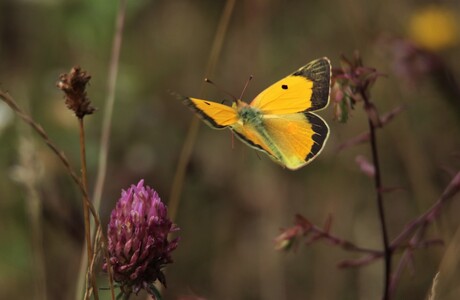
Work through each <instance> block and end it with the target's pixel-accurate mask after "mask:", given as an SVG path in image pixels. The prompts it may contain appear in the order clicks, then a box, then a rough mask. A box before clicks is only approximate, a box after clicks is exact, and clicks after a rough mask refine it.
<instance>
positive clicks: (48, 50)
mask: <svg viewBox="0 0 460 300" xmlns="http://www.w3.org/2000/svg"><path fill="white" fill-rule="evenodd" d="M435 2H436V3H437V4H438V6H432V3H431V2H430V1H396V0H389V1H366V0H341V1H279V0H270V1H236V4H235V7H234V10H233V14H232V17H231V20H230V23H229V27H228V32H227V34H226V36H225V40H224V44H223V48H222V52H221V54H220V57H219V59H218V61H217V64H216V68H215V72H214V73H213V74H210V76H211V78H212V79H213V80H214V81H215V82H217V83H218V84H219V85H220V86H222V87H223V88H224V89H226V90H228V91H230V92H231V93H233V94H235V95H239V94H240V92H241V89H242V88H243V85H244V83H245V82H246V80H247V78H248V76H249V75H251V74H253V75H254V79H253V80H252V81H251V84H250V86H249V88H248V90H247V91H246V94H245V97H244V98H245V100H246V101H250V99H252V98H253V97H254V96H255V95H257V94H258V92H260V91H261V90H263V89H264V88H265V87H267V86H268V85H269V84H271V83H273V82H274V81H276V80H278V79H280V78H281V77H283V76H285V75H287V74H289V73H290V72H292V71H294V70H296V69H297V68H299V67H300V66H302V65H304V64H305V63H307V62H309V61H311V60H313V59H315V58H318V57H322V56H328V57H329V58H330V59H331V61H332V64H333V66H334V67H339V57H340V55H341V54H342V53H343V54H346V55H348V56H352V53H353V51H354V50H355V49H357V50H359V51H360V52H361V54H362V57H363V59H364V63H365V64H366V65H368V66H372V67H375V68H377V69H378V70H379V71H380V72H382V73H385V74H386V75H387V76H386V77H384V78H381V79H379V80H378V82H377V84H376V85H375V86H374V87H373V89H372V100H373V101H374V102H375V103H376V106H377V108H378V110H379V112H380V113H384V112H387V111H389V110H391V109H393V108H394V107H396V106H399V105H401V104H404V105H406V108H407V109H406V110H405V111H404V112H403V113H401V114H400V115H399V116H397V117H396V118H395V120H394V121H392V122H391V123H389V124H388V125H387V126H386V127H385V128H384V129H383V130H380V131H379V132H378V147H379V151H380V160H381V166H382V177H383V183H384V185H385V186H388V187H395V186H397V187H403V189H402V190H399V191H397V192H393V193H391V194H386V195H385V206H386V212H387V222H388V227H389V234H390V238H393V237H395V236H396V235H397V234H398V233H399V232H400V231H401V230H402V228H403V226H404V224H406V223H407V222H408V221H409V220H411V219H412V218H414V217H416V216H417V215H419V214H421V213H422V212H423V211H425V210H426V209H427V208H428V207H429V206H430V205H431V204H432V203H434V202H435V201H436V199H437V198H438V197H439V195H440V194H441V193H442V191H443V190H444V188H445V187H446V185H447V184H448V182H449V181H450V179H451V177H452V175H453V174H454V173H455V172H456V171H457V170H458V169H459V166H460V151H459V150H460V98H459V97H458V96H459V92H458V86H456V84H455V78H457V77H458V75H459V73H460V60H459V59H458V57H459V56H458V55H459V53H460V52H459V50H460V48H459V40H460V36H459V35H460V30H459V22H458V21H457V20H458V17H459V11H460V9H459V8H460V4H459V2H458V1H435ZM224 5H225V1H181V0H179V1H147V0H143V1H128V7H127V11H126V14H127V16H126V23H125V31H124V35H123V44H122V49H121V57H120V67H119V77H118V81H117V87H116V103H115V107H114V114H113V127H112V135H111V145H110V152H109V161H108V172H107V182H106V185H105V189H104V193H103V203H102V207H101V210H100V214H101V218H102V220H103V222H104V224H106V223H107V221H108V217H109V214H110V211H111V209H112V208H113V206H114V204H115V202H116V201H117V199H118V197H119V195H120V192H121V189H122V188H123V189H126V188H128V187H129V186H130V185H131V184H135V183H137V182H138V180H139V179H141V178H144V179H145V182H146V184H148V185H150V186H152V187H153V188H154V189H156V190H157V191H158V193H159V194H160V196H161V197H162V199H163V200H164V201H165V202H166V203H167V202H168V200H169V196H170V190H171V184H172V181H173V177H174V173H175V170H176V167H177V162H178V158H179V155H180V151H181V148H182V146H183V143H184V140H185V138H186V134H187V131H188V128H189V125H190V122H191V120H192V118H194V116H193V114H192V113H191V112H190V111H189V110H188V108H186V107H184V106H183V105H182V104H181V103H180V102H179V101H177V100H176V99H175V97H172V96H171V95H170V94H169V92H168V90H173V91H176V92H178V93H181V94H184V95H190V96H195V97H198V96H200V90H201V86H202V84H203V83H202V82H203V77H204V76H205V69H206V65H207V62H208V60H209V56H210V51H211V46H212V43H213V38H214V35H215V33H216V29H217V26H218V23H219V20H220V18H221V14H222V11H223V8H224ZM117 8H118V3H117V1H90V0H84V1H59V0H42V1H38V0H35V1H33V0H22V1H19V0H16V1H13V0H10V1H8V0H2V1H1V2H0V84H1V88H2V89H4V90H8V91H9V92H10V94H11V95H12V96H13V97H14V98H15V99H16V100H17V101H18V102H19V103H20V105H21V106H22V107H24V108H25V109H26V110H27V111H29V112H30V113H31V114H32V115H33V117H34V118H35V119H36V120H37V121H38V122H39V123H40V124H41V125H42V126H43V127H44V128H45V130H46V131H47V132H48V133H49V135H50V137H51V138H52V139H53V140H54V141H56V143H57V144H58V145H59V146H60V147H61V149H62V150H63V151H64V152H65V153H66V154H67V156H68V157H69V159H70V160H71V162H72V164H73V166H74V167H75V169H76V170H78V168H79V167H78V165H79V146H78V128H77V121H76V118H75V117H74V116H73V115H72V113H71V112H70V111H68V110H67V109H66V108H65V105H64V102H63V98H62V93H61V92H60V91H59V90H58V89H57V88H56V87H55V84H56V82H57V80H58V76H59V74H61V73H63V72H68V71H69V69H70V68H71V67H72V66H74V65H80V66H81V67H82V68H83V69H84V70H87V71H88V72H89V73H90V74H91V76H92V80H91V84H90V86H89V88H88V96H89V97H90V99H91V100H92V102H93V104H94V106H96V107H98V108H99V110H98V111H97V112H96V113H95V114H94V115H93V116H89V117H87V118H85V120H86V128H87V147H88V149H87V155H88V157H87V160H88V168H89V181H90V191H92V189H93V187H94V181H95V177H96V172H97V162H98V151H99V138H100V134H101V124H102V115H103V111H102V109H103V107H104V100H105V98H106V95H107V87H106V86H107V83H106V82H107V76H108V74H107V72H108V66H109V59H110V53H111V47H112V39H113V33H114V24H115V16H116V12H117ZM411 43H415V44H417V45H420V46H422V47H424V48H427V49H428V50H429V53H431V54H433V55H435V57H436V59H439V61H440V62H441V64H442V66H443V68H442V71H439V69H436V68H433V67H432V66H431V65H430V62H431V60H430V59H432V58H430V59H428V60H427V59H426V58H425V60H424V59H419V58H418V57H417V56H415V59H412V57H411V56H410V55H413V53H412V52H410V51H409V50H408V49H409V48H410V47H409V48H408V47H407V45H411ZM408 56H409V57H410V59H407V57H408ZM427 61H428V62H427ZM433 69H434V71H433ZM447 72H449V73H447ZM205 95H206V97H208V98H209V99H213V100H216V101H221V100H222V99H223V98H228V97H227V96H226V95H223V94H222V93H220V92H219V91H218V90H217V89H215V88H214V87H212V86H206V93H205ZM202 96H204V95H202ZM321 115H322V116H323V118H324V119H325V120H326V121H327V122H328V123H329V125H330V127H331V136H330V139H329V142H328V144H327V145H326V148H325V149H324V151H323V153H322V154H321V155H320V156H319V157H318V158H317V159H316V160H315V161H314V162H313V163H312V164H310V165H308V166H307V167H305V168H303V169H301V170H298V171H295V172H292V171H289V170H284V169H282V168H281V167H279V166H278V165H276V164H274V163H273V162H272V161H270V159H268V158H267V157H266V156H265V155H263V154H260V155H256V154H255V153H254V151H253V150H251V149H250V148H248V147H246V146H245V145H243V144H242V143H240V142H239V141H236V142H235V143H234V147H232V137H231V134H230V132H229V131H220V132H219V131H214V130H211V129H209V128H207V127H206V126H203V125H201V128H200V131H199V134H198V137H197V140H196V144H195V146H194V150H193V154H192V156H191V160H190V163H189V165H188V167H187V172H186V177H185V182H184V189H183V193H182V195H181V202H180V204H179V210H178V215H177V218H176V220H175V221H176V223H177V224H178V225H179V227H180V228H181V231H180V236H181V242H180V245H179V247H178V249H177V250H176V251H175V252H174V253H173V257H174V260H175V262H174V264H172V265H170V266H169V267H168V269H167V275H166V276H167V281H168V289H167V290H166V294H165V299H178V298H179V297H182V296H191V295H192V296H193V295H195V296H201V297H204V298H206V299H223V300H224V299H267V300H270V299H277V300H280V299H379V298H380V296H381V292H382V283H383V279H382V275H383V271H382V268H383V264H382V262H381V261H378V262H376V263H373V264H371V265H368V266H364V267H361V268H356V269H345V270H340V269H338V268H337V267H336V266H337V263H338V262H340V261H341V260H343V259H350V258H358V257H359V256H358V255H357V254H355V253H350V252H345V251H343V250H342V249H339V248H338V247H334V246H331V245H327V244H324V243H321V242H319V243H315V244H313V245H311V246H308V247H305V246H304V245H301V246H300V247H299V248H298V250H297V251H295V252H290V253H283V252H277V251H275V250H274V242H273V240H274V238H275V237H276V236H277V235H278V234H279V233H280V228H286V227H289V226H291V225H292V222H293V219H294V215H295V214H296V213H300V214H302V215H304V216H305V217H306V218H307V219H309V220H311V221H312V222H314V223H316V224H319V225H321V224H323V223H324V221H325V220H326V218H327V217H328V216H332V220H333V224H332V233H333V234H335V235H337V236H340V237H343V238H344V239H347V240H350V241H353V242H355V243H356V244H358V245H361V246H363V247H371V248H380V247H381V236H380V229H379V222H378V219H377V208H376V203H375V192H374V189H373V180H372V179H371V178H368V177H366V176H365V175H364V174H363V173H362V172H361V171H360V169H359V167H358V165H357V164H356V162H355V158H356V156H358V155H364V156H365V157H366V158H367V159H369V160H371V156H370V147H369V145H367V144H363V145H359V146H356V147H353V148H350V149H347V150H344V151H341V152H338V151H337V147H338V146H339V145H340V144H341V143H343V142H345V141H347V140H349V139H350V138H352V137H354V136H356V135H357V134H359V133H361V132H364V131H366V130H367V117H366V115H365V113H364V112H363V110H362V108H361V105H358V106H357V107H356V109H355V110H354V111H352V113H351V116H350V120H349V121H348V123H347V124H341V123H338V122H336V121H334V120H333V119H334V106H333V105H331V106H330V107H329V108H328V109H326V110H324V111H323V112H321ZM32 181H36V186H37V190H36V192H37V193H35V194H34V193H33V192H32V193H31V192H30V189H28V187H27V183H28V182H29V183H30V182H32ZM31 197H35V199H39V201H40V203H41V207H40V206H39V208H37V207H36V206H34V205H36V204H32V205H31V203H36V202H33V201H32V200H31ZM459 200H460V198H459V196H458V195H457V197H456V198H454V199H453V200H452V201H451V202H450V204H449V205H448V206H447V207H445V208H444V209H443V211H442V214H441V216H440V218H439V220H438V221H437V222H436V223H435V224H434V226H432V227H431V229H430V231H429V234H430V237H431V238H436V237H440V238H442V239H444V242H445V245H444V246H442V247H439V246H437V247H433V248H429V249H422V250H418V251H416V252H415V255H414V257H413V266H412V269H409V270H406V271H405V272H403V276H402V278H401V281H400V282H399V286H398V288H397V293H396V298H397V299H423V298H424V297H425V296H426V294H427V292H428V291H429V289H430V288H431V284H432V280H433V278H434V276H435V274H436V273H437V272H438V271H441V273H440V278H439V281H438V286H437V293H438V295H439V297H440V298H439V299H459V298H460V284H459V282H460V281H459V278H460V272H459V271H458V270H459V269H460V264H459V260H458V256H459V254H460V249H459V248H460V233H459V231H458V226H459V224H460V221H459V219H458V212H459V211H460V201H459ZM80 206H81V202H80V195H79V192H78V189H77V188H76V187H75V185H74V184H73V182H72V181H71V180H70V177H69V176H68V174H67V173H66V172H65V169H64V168H63V167H62V165H61V164H60V162H59V161H58V160H57V159H56V158H55V157H54V156H53V155H52V153H51V152H50V150H49V149H48V148H47V147H46V145H45V144H44V143H43V141H42V140H41V139H40V138H38V137H37V135H36V134H35V133H34V132H31V131H30V130H29V128H28V127H27V126H26V125H25V124H23V123H22V122H21V121H18V118H16V117H15V116H14V115H13V113H12V112H11V110H10V109H9V108H8V107H6V105H4V103H0V298H2V299H28V298H29V299H34V297H37V294H36V290H35V289H34V277H35V276H36V275H37V271H36V269H35V267H36V264H34V262H36V261H37V260H36V258H37V255H38V254H39V253H40V249H36V248H34V247H32V245H33V240H34V237H35V235H36V234H37V232H40V228H34V226H32V224H34V223H33V222H32V221H31V219H32V218H33V217H31V216H33V215H35V216H38V218H39V220H41V224H42V228H41V230H42V231H43V252H44V270H45V274H44V276H40V277H41V280H42V282H44V284H46V288H47V298H48V299H74V295H75V290H76V282H77V277H78V270H79V263H80V254H81V251H82V241H83V222H82V213H81V207H80ZM398 258H399V255H396V256H395V260H394V266H396V264H397V259H398ZM98 276H99V277H100V282H101V284H100V285H101V286H107V283H106V281H105V275H104V274H103V273H102V272H98ZM100 294H101V295H102V298H103V299H108V298H109V292H108V291H101V292H100ZM141 295H143V294H141ZM142 297H145V296H140V298H142ZM140 298H139V299H140Z"/></svg>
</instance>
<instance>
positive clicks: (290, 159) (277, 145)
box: [264, 112, 329, 170]
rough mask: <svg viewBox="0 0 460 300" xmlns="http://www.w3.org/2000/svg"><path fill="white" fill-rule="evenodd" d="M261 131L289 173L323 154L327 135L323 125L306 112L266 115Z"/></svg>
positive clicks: (317, 117) (318, 119)
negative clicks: (262, 130) (264, 132)
mask: <svg viewBox="0 0 460 300" xmlns="http://www.w3.org/2000/svg"><path fill="white" fill-rule="evenodd" d="M264 130H265V131H266V133H267V136H268V137H269V139H270V140H269V141H268V143H269V145H272V147H271V148H274V150H272V152H273V153H274V154H275V157H276V158H277V160H279V161H280V162H281V164H282V165H285V166H286V167H287V168H288V169H291V170H296V169H299V168H300V167H302V166H304V165H306V164H308V163H309V162H311V161H312V160H313V159H314V158H315V157H316V156H317V155H318V154H319V153H320V152H321V151H322V149H323V147H324V144H325V142H326V140H327V138H328V136H329V128H328V126H327V124H326V122H325V121H324V120H323V119H322V118H321V117H319V116H318V115H315V114H313V113H309V112H302V113H295V114H287V115H266V116H265V117H264Z"/></svg>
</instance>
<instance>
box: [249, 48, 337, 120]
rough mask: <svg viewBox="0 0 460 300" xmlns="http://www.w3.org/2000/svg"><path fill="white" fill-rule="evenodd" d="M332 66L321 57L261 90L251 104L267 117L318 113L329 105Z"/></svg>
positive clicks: (327, 60) (326, 59)
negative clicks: (304, 112) (306, 112)
mask: <svg viewBox="0 0 460 300" xmlns="http://www.w3.org/2000/svg"><path fill="white" fill-rule="evenodd" d="M330 86H331V63H330V61H329V59H328V58H326V57H323V58H320V59H317V60H314V61H312V62H310V63H308V64H307V65H305V66H303V67H302V68H300V69H299V70H297V71H296V72H294V73H292V74H291V75H288V76H286V77H285V78H283V79H281V80H279V81H277V82H275V83H274V84H272V85H271V86H270V87H268V88H267V89H265V90H264V91H262V92H261V93H260V94H259V95H258V96H257V97H256V98H255V99H254V100H253V101H252V103H251V106H253V107H255V108H258V109H260V110H261V111H263V112H264V113H266V114H292V113H297V112H302V111H315V110H320V109H323V108H325V107H327V105H328V104H329V94H330Z"/></svg>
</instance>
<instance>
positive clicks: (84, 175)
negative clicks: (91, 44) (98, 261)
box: [78, 118, 99, 299]
mask: <svg viewBox="0 0 460 300" xmlns="http://www.w3.org/2000/svg"><path fill="white" fill-rule="evenodd" d="M78 125H79V129H80V162H81V183H82V185H83V189H84V190H85V194H84V196H83V197H82V202H83V216H84V222H85V239H86V251H87V255H88V257H92V256H93V247H92V244H91V223H90V218H89V197H88V176H87V170H86V143H85V126H84V123H83V118H78ZM90 267H91V261H89V260H88V264H87V268H88V271H89V270H90ZM89 276H90V281H91V285H92V286H93V293H94V298H95V299H99V296H98V290H97V285H96V281H95V278H94V274H89Z"/></svg>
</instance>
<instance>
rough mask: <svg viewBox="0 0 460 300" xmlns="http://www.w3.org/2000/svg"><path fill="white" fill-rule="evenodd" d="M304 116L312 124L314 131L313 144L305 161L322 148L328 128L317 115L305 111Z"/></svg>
mask: <svg viewBox="0 0 460 300" xmlns="http://www.w3.org/2000/svg"><path fill="white" fill-rule="evenodd" d="M304 114H305V117H306V118H307V120H308V121H309V122H310V123H311V124H312V129H313V131H314V132H315V133H314V134H313V137H312V138H313V141H314V143H313V146H312V147H311V150H310V153H308V155H307V157H305V161H309V160H311V159H313V158H314V157H315V156H316V155H318V154H319V153H320V152H321V150H322V149H323V148H324V143H325V142H326V140H327V137H328V135H329V128H328V127H327V124H326V123H325V122H324V121H323V120H322V119H321V118H320V117H318V116H317V115H315V114H312V113H308V112H305V113H304Z"/></svg>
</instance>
